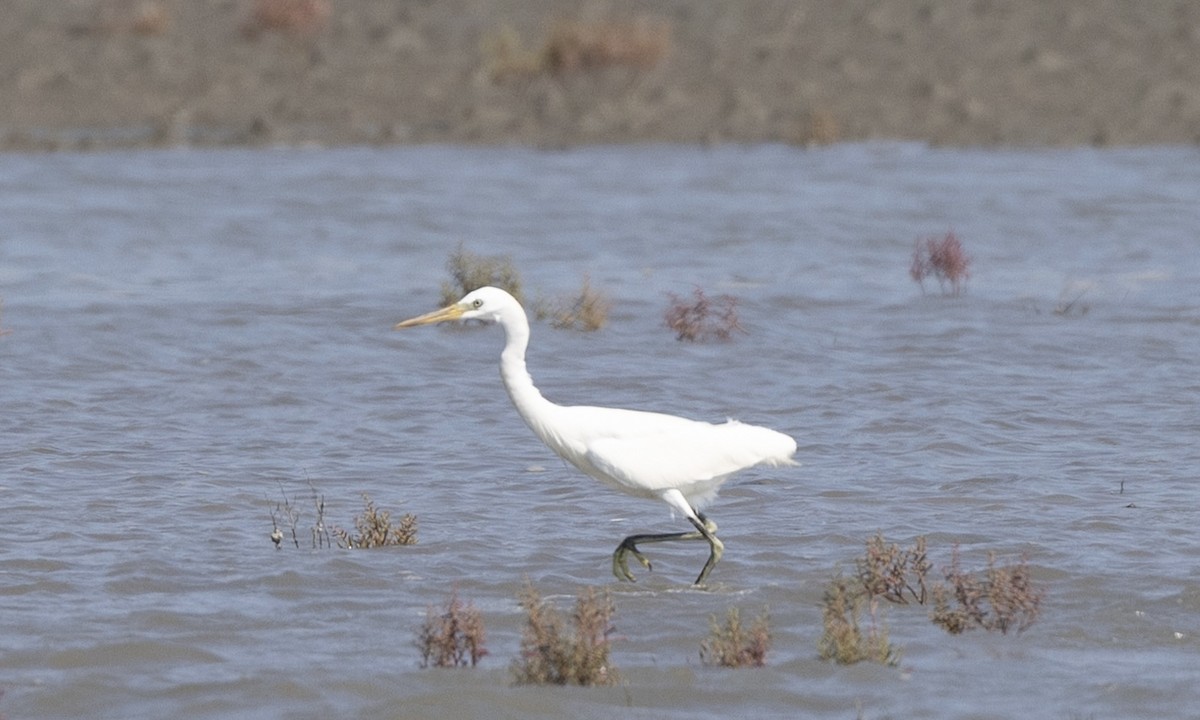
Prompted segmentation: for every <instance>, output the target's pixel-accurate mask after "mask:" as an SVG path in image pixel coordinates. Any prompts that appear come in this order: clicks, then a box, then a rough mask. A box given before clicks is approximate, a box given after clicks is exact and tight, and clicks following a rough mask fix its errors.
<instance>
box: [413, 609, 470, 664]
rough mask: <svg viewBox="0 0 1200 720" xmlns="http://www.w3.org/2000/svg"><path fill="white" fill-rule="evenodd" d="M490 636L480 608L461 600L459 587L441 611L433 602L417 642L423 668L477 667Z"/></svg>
mask: <svg viewBox="0 0 1200 720" xmlns="http://www.w3.org/2000/svg"><path fill="white" fill-rule="evenodd" d="M486 637H487V636H486V633H485V632H484V629H483V618H482V617H481V616H480V614H479V611H478V610H477V609H475V606H474V605H473V604H471V603H469V602H467V603H464V602H463V601H462V600H460V599H459V597H458V591H457V590H455V591H454V592H452V593H451V594H450V599H449V600H447V601H446V607H445V608H444V609H443V610H442V611H441V612H438V611H437V610H436V609H434V607H433V606H432V605H430V606H429V610H428V611H427V613H426V615H425V622H424V623H423V624H422V625H421V627H420V629H418V630H417V639H416V641H415V643H414V644H415V645H416V646H417V649H418V650H419V651H420V652H421V667H423V668H427V667H438V668H460V667H468V666H470V667H475V666H476V665H477V664H479V661H480V660H481V659H482V658H483V656H485V655H487V654H488V651H487V648H485V647H484V641H485V640H486Z"/></svg>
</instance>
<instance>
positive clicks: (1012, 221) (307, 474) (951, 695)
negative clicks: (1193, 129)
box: [0, 145, 1200, 720]
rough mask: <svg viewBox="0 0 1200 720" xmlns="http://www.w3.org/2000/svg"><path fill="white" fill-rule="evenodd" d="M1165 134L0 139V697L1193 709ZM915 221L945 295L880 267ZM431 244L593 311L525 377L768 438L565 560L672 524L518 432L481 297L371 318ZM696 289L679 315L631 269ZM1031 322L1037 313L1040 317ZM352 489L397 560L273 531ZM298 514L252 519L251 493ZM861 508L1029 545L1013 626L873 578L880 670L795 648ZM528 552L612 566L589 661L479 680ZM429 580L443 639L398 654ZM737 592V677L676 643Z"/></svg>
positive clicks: (424, 705)
mask: <svg viewBox="0 0 1200 720" xmlns="http://www.w3.org/2000/svg"><path fill="white" fill-rule="evenodd" d="M1197 198H1200V153H1197V152H1196V151H1195V150H1192V149H1176V148H1162V149H1138V150H1105V151H1097V150H1071V151H969V150H968V151H964V150H935V149H928V148H924V147H920V146H913V145H846V146H837V147H833V148H829V149H823V150H813V151H801V150H795V149H790V148H782V147H748V148H747V147H741V148H735V147H723V148H717V149H708V150H705V149H697V148H676V147H635V148H592V149H581V150H572V151H567V152H555V153H547V152H538V151H533V150H524V149H465V148H440V147H431V148H405V149H386V150H377V149H347V150H279V151H274V150H264V151H258V150H255V151H244V150H235V151H180V152H144V153H111V154H110V153H102V154H91V155H70V154H62V155H35V156H19V155H10V156H5V157H3V158H0V299H2V300H3V303H4V304H3V314H2V315H0V328H2V329H5V330H9V331H11V332H8V333H7V334H5V335H3V336H0V388H2V389H0V398H2V400H3V408H4V411H3V413H2V414H0V498H2V499H3V502H4V504H5V506H6V509H7V512H6V513H5V516H6V528H5V530H6V531H5V532H4V533H3V535H0V617H2V618H3V632H2V633H0V688H2V689H3V691H4V695H3V698H0V712H2V713H3V714H4V715H5V716H6V717H14V718H18V717H19V718H61V717H83V716H86V717H92V718H134V717H165V716H168V715H172V716H177V717H188V718H207V717H212V718H226V717H248V718H259V717H261V718H275V717H289V718H310V717H311V718H316V717H397V718H417V717H431V716H435V715H437V716H445V717H481V718H482V717H487V718H536V717H546V718H550V717H574V718H601V717H603V718H609V717H634V718H681V719H682V718H687V720H698V719H701V718H726V717H732V716H734V713H737V714H739V715H740V714H743V713H744V712H745V711H746V710H747V709H748V708H752V709H753V711H754V713H755V715H756V716H758V717H814V718H850V717H856V716H859V715H861V716H862V717H866V718H880V717H954V718H1007V717H1060V718H1061V717H1114V718H1133V717H1144V718H1161V717H1183V716H1193V717H1195V716H1200V715H1197V712H1198V711H1197V710H1196V708H1197V707H1200V690H1198V689H1197V688H1198V687H1200V685H1198V684H1197V681H1198V680H1200V660H1198V658H1200V567H1198V564H1197V558H1198V557H1200V553H1198V549H1200V542H1198V540H1197V531H1196V528H1197V527H1198V526H1200V511H1198V509H1197V490H1196V485H1195V483H1196V480H1197V472H1198V468H1200V450H1198V449H1197V448H1198V446H1200V444H1198V443H1197V441H1196V440H1197V437H1198V436H1200V409H1198V407H1200V406H1198V403H1197V400H1198V398H1200V369H1198V368H1197V364H1196V357H1197V354H1198V351H1200V338H1198V331H1200V299H1198V297H1200V296H1197V294H1196V287H1197V282H1198V281H1200V244H1198V240H1200V238H1198V236H1197V228H1200V203H1198V202H1196V199H1197ZM948 229H953V230H954V231H955V232H956V233H957V234H958V236H959V237H960V238H962V240H963V243H964V245H965V247H966V249H967V251H968V253H969V254H970V255H971V257H972V259H973V265H972V271H973V274H972V277H971V278H970V279H969V281H968V282H967V292H966V293H965V294H964V295H963V296H961V297H957V298H952V297H944V296H942V294H941V293H940V292H938V288H937V286H936V283H933V284H928V285H927V287H926V290H927V292H925V293H923V292H922V290H921V288H919V287H918V286H917V285H916V284H915V283H914V282H913V281H912V280H911V279H910V278H909V276H908V265H909V259H910V256H911V252H912V248H913V243H914V241H915V240H916V239H917V238H919V237H924V236H929V235H935V234H940V233H944V232H946V231H947V230H948ZM459 243H464V244H465V246H466V247H467V249H469V250H472V251H475V252H478V253H485V254H493V253H494V254H507V255H510V256H511V257H512V259H513V261H514V264H515V265H516V267H517V268H518V269H519V270H520V271H521V273H522V275H523V278H524V281H525V285H526V291H527V293H528V294H529V295H530V296H531V297H533V298H549V297H554V296H557V295H563V294H567V293H570V292H572V291H574V290H576V289H577V288H578V287H579V285H580V283H581V282H582V279H583V277H584V276H585V275H587V276H590V278H591V282H592V284H593V285H594V286H596V287H599V288H601V289H603V290H604V291H605V292H606V293H607V294H608V296H609V297H610V299H611V300H612V302H613V307H612V312H611V315H610V324H609V326H608V327H606V328H605V329H603V330H602V331H600V332H597V333H590V334H584V333H578V332H571V331H561V330H555V329H553V328H551V327H550V326H549V325H548V324H546V323H535V326H534V336H533V342H532V347H531V351H530V365H531V370H532V372H533V375H534V379H535V381H536V382H538V384H539V385H540V386H541V388H542V389H543V392H545V393H546V395H547V396H548V397H549V398H551V399H553V400H555V401H558V402H563V403H594V404H602V405H617V406H628V407H639V408H645V409H655V410H661V411H666V412H673V413H678V414H684V415H688V416H692V417H697V418H702V419H711V420H722V419H724V418H726V417H738V418H740V419H742V420H744V421H746V422H754V423H760V424H765V425H768V426H771V427H774V428H777V429H779V430H782V431H784V432H788V433H790V434H792V435H793V436H794V437H796V438H797V441H798V442H799V445H800V451H799V453H798V459H799V460H800V461H801V462H802V463H803V466H801V467H798V468H784V469H763V470H754V471H750V472H747V473H745V474H743V475H742V476H739V478H738V479H736V480H734V481H733V482H732V483H731V484H729V485H727V486H726V489H725V491H724V492H723V493H722V496H721V499H720V500H719V501H718V502H717V503H716V504H715V505H714V506H713V507H712V508H711V515H712V516H713V517H714V519H716V520H717V521H718V522H719V523H720V526H721V535H722V537H723V538H724V540H725V543H726V546H727V550H726V554H725V559H724V560H723V561H722V562H721V564H720V565H718V566H717V569H716V570H715V572H714V575H713V577H712V579H713V584H712V587H710V588H709V589H708V590H706V591H700V590H694V589H691V588H690V587H689V586H688V583H689V582H690V580H691V579H692V578H693V577H694V575H695V573H696V572H697V571H698V569H699V567H700V565H702V564H703V560H704V550H703V548H702V547H698V546H695V545H677V546H675V547H669V546H657V547H652V548H650V555H651V557H652V558H653V559H654V560H655V561H656V562H655V571H654V572H653V573H652V574H650V575H645V576H644V577H643V578H642V579H641V581H640V582H638V583H637V584H635V585H629V584H618V583H617V582H616V581H615V580H614V579H613V578H612V577H611V575H609V554H610V552H611V550H612V548H613V547H614V546H615V544H616V543H617V541H618V540H619V539H620V538H621V537H622V536H623V535H625V534H628V533H631V532H640V531H647V530H650V531H654V530H672V529H685V528H684V527H683V526H682V525H680V522H679V521H678V520H673V519H672V518H671V517H670V515H669V512H668V511H667V509H666V507H665V506H659V505H657V504H655V503H650V502H646V501H640V500H634V499H629V498H626V497H624V496H621V495H619V494H615V493H613V492H611V491H608V490H606V489H604V488H601V487H599V486H596V485H595V484H594V483H593V482H592V481H590V480H589V479H587V478H585V477H583V476H581V475H579V474H578V473H577V472H575V471H573V470H572V469H571V468H569V467H566V466H564V465H563V464H562V463H561V462H559V461H558V460H557V459H556V458H555V457H554V456H553V455H552V454H550V452H549V451H548V450H546V449H544V448H543V447H541V446H540V444H539V443H538V442H537V441H536V439H535V438H534V437H533V436H532V434H531V433H529V431H528V430H527V429H526V428H525V427H524V426H523V425H522V424H521V422H520V420H519V419H518V418H517V416H516V414H515V412H514V410H513V409H512V408H511V406H510V405H509V403H508V399H507V398H506V397H505V396H504V391H503V389H502V387H501V385H500V383H499V379H498V377H497V373H496V363H497V353H498V351H499V347H500V344H501V337H500V333H499V331H498V330H497V329H495V328H463V329H458V328H423V329H420V330H412V331H407V332H405V333H395V332H392V331H391V329H390V328H391V326H392V324H393V323H395V322H396V321H398V320H400V319H403V318H405V317H409V316H411V315H415V314H417V313H419V312H424V311H426V310H428V309H430V308H431V307H433V306H434V305H435V304H436V303H437V300H438V295H439V289H440V288H439V286H440V284H441V282H442V281H443V280H444V279H445V278H446V272H445V269H444V264H445V261H446V259H447V257H448V255H449V254H450V253H451V252H452V251H453V250H454V249H455V248H456V247H457V246H458V244H459ZM696 286H699V287H702V288H704V289H706V290H707V291H709V292H710V293H729V294H732V295H735V296H736V297H737V298H738V300H739V305H738V312H739V317H740V319H741V323H742V325H743V326H744V328H745V330H746V332H745V334H742V335H740V336H738V337H737V338H736V340H735V341H734V342H731V343H726V344H720V343H716V344H687V343H680V342H677V341H676V340H675V338H674V337H673V335H672V334H671V333H670V332H669V331H668V330H667V329H666V328H665V327H664V325H663V320H662V316H663V312H664V310H665V309H666V306H667V302H668V293H675V294H678V295H687V294H688V293H690V292H691V291H692V289H693V287H696ZM1056 310H1057V311H1058V312H1056ZM310 487H312V488H316V489H317V490H318V491H319V492H320V493H321V494H322V495H323V496H324V498H325V502H326V518H327V520H328V521H329V522H330V523H331V524H338V525H341V526H343V527H346V526H349V525H350V523H351V520H352V518H353V517H354V515H355V514H356V513H357V512H359V511H360V510H361V507H362V502H361V499H360V493H363V492H366V493H369V494H370V495H371V496H372V497H373V498H374V499H375V501H376V502H377V503H378V504H379V506H381V507H382V508H386V509H390V510H393V511H394V512H397V513H399V512H405V511H407V512H412V513H415V514H416V515H417V516H418V517H419V519H420V542H419V544H418V545H416V546H413V547H402V548H388V549H379V550H372V551H344V550H337V549H333V550H330V549H322V550H313V549H311V535H310V534H309V532H310V531H309V528H310V527H311V524H312V522H313V519H314V515H315V513H314V511H313V502H312V500H311V498H310V493H311V490H310ZM285 495H286V496H287V497H289V498H291V499H292V500H293V501H294V502H295V503H296V504H297V507H298V509H299V510H300V511H301V512H302V516H301V518H300V521H299V523H298V532H299V541H300V545H301V549H299V550H297V549H296V548H295V547H288V546H286V545H285V547H284V549H283V550H276V549H275V548H274V547H273V545H272V543H271V541H270V540H269V538H268V534H269V532H270V530H271V518H270V511H271V509H272V508H273V507H274V506H275V504H276V503H277V502H278V501H280V500H281V499H282V498H283V497H284V496H285ZM877 531H882V532H883V533H884V534H885V536H886V537H888V538H889V539H891V540H894V541H897V542H902V543H908V542H910V541H911V540H912V539H913V538H915V537H916V536H918V535H926V536H928V538H929V543H930V548H931V554H932V555H933V560H934V561H935V563H937V564H939V565H944V564H945V563H947V562H949V556H950V549H951V548H952V547H953V546H954V545H955V544H957V545H958V546H959V547H960V550H961V553H962V556H963V561H964V564H965V565H967V566H969V567H980V566H982V565H983V564H984V563H986V558H987V554H988V553H989V552H995V553H997V555H998V557H999V558H1001V559H1002V560H1005V561H1016V560H1017V559H1019V558H1020V557H1022V556H1025V557H1027V558H1028V561H1029V563H1030V565H1031V566H1032V567H1033V569H1034V575H1035V579H1036V580H1037V581H1038V582H1039V583H1040V584H1041V585H1042V587H1043V588H1044V590H1045V599H1044V601H1043V610H1042V614H1041V617H1040V618H1039V620H1038V622H1037V623H1036V624H1035V625H1033V627H1031V628H1030V629H1029V630H1028V631H1026V632H1025V633H1024V634H1021V635H1015V634H1010V635H1007V636H999V635H991V634H986V633H983V632H973V633H968V634H966V635H963V636H957V637H953V636H949V635H947V634H946V633H945V632H944V631H942V630H940V629H939V628H937V627H936V626H934V625H932V624H931V623H929V622H928V621H927V619H926V617H925V611H924V610H923V609H921V608H912V607H909V608H901V607H897V608H891V609H890V610H889V611H888V614H887V616H886V622H887V624H888V626H889V629H890V632H891V639H892V641H893V643H894V644H895V645H896V646H898V647H899V648H900V649H901V650H902V652H903V657H902V662H901V664H900V667H899V668H889V667H883V666H878V665H870V664H861V665H857V666H853V667H840V666H836V665H831V664H827V663H824V662H822V661H820V660H819V659H817V652H816V645H817V640H818V638H819V637H820V634H821V610H820V603H821V597H822V591H823V589H824V587H825V585H826V583H827V582H828V581H829V580H830V579H831V578H832V577H833V576H834V574H835V573H836V572H838V571H839V570H841V571H849V570H852V568H853V558H854V557H855V556H857V555H859V554H860V553H861V552H862V548H863V543H864V541H865V540H866V539H867V538H868V537H870V536H871V535H873V534H874V533H875V532H877ZM526 578H528V579H530V580H531V581H532V582H533V583H534V584H535V585H536V586H537V587H538V588H539V589H540V590H541V591H542V592H543V593H544V594H546V595H547V596H549V597H551V598H553V599H555V600H557V601H558V602H559V603H560V605H562V606H563V607H566V606H567V605H568V604H569V603H570V602H571V599H572V598H573V597H574V595H575V594H576V593H577V592H578V591H579V590H580V588H582V587H586V586H595V587H600V588H608V589H611V591H612V592H613V594H614V598H615V602H616V607H617V615H616V626H617V642H616V644H615V646H614V651H613V658H612V659H613V662H614V664H615V665H616V666H617V668H618V669H619V671H620V674H621V678H622V682H621V683H620V684H619V685H618V686H616V687H611V688H591V689H581V688H536V687H534V688H514V687H512V686H511V678H512V676H511V673H510V670H509V662H510V661H511V660H512V658H513V657H515V656H516V654H517V647H518V643H519V637H520V628H521V622H522V618H523V616H522V614H521V612H520V611H519V608H518V607H517V606H516V600H515V598H516V594H517V592H518V591H519V589H520V588H521V586H522V584H523V582H524V580H525V579H526ZM452 588H457V589H458V591H459V593H460V595H461V596H463V597H464V598H465V599H468V600H471V601H473V602H474V603H475V604H476V606H478V607H479V608H480V609H481V611H482V612H483V616H484V621H485V623H486V625H487V628H488V632H489V640H488V647H489V649H490V650H491V655H490V656H488V657H487V658H485V659H484V662H483V664H482V665H481V666H480V667H479V668H477V669H476V670H474V671H433V670H422V669H420V668H419V667H418V655H417V652H416V650H415V649H414V648H413V646H412V640H413V637H414V632H415V630H416V628H417V626H418V625H419V624H420V622H421V620H422V619H423V618H424V614H425V611H426V608H427V606H429V605H430V604H441V603H443V602H444V601H445V599H446V598H447V597H448V595H449V593H450V591H451V589H452ZM731 606H737V607H739V608H741V609H742V611H743V613H745V614H757V613H758V612H759V611H761V610H762V609H764V608H767V609H769V612H770V618H771V625H772V629H773V632H774V646H773V649H772V652H771V655H770V656H769V658H768V661H769V665H768V667H767V668H765V669H763V670H757V671H740V672H731V671H722V670H717V669H712V668H707V667H704V666H702V665H701V664H700V662H699V657H698V649H699V643H700V641H701V639H703V638H704V637H705V635H706V634H707V631H708V621H709V617H710V616H711V615H714V614H716V615H723V614H724V612H725V610H726V609H727V608H729V607H731Z"/></svg>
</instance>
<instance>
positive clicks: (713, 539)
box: [613, 513, 725, 585]
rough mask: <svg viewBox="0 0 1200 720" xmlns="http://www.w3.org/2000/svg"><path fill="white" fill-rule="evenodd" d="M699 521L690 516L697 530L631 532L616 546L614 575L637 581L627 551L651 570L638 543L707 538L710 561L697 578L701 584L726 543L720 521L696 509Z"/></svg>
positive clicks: (621, 578)
mask: <svg viewBox="0 0 1200 720" xmlns="http://www.w3.org/2000/svg"><path fill="white" fill-rule="evenodd" d="M696 516H697V517H698V518H699V521H697V520H693V519H692V518H688V520H689V521H690V522H691V523H692V525H694V526H695V528H696V529H695V530H693V531H691V532H677V533H644V534H640V535H630V536H629V537H627V538H625V539H624V540H622V541H621V544H620V545H617V549H616V550H614V551H613V575H616V576H617V579H618V580H628V581H629V582H636V579H635V578H634V576H633V573H632V572H630V571H629V560H628V558H627V556H628V555H633V557H634V559H635V560H637V561H638V562H639V563H641V564H642V567H644V568H646V569H647V570H652V569H653V568H652V567H651V566H650V560H649V559H647V558H646V556H645V555H643V554H642V553H641V552H639V551H638V549H637V546H638V544H639V543H660V542H672V541H675V540H705V541H707V542H708V546H709V555H708V562H706V563H705V564H704V569H703V570H701V571H700V576H699V577H697V578H696V582H695V583H694V584H696V585H700V584H702V583H703V582H704V580H705V578H707V577H708V574H709V572H711V571H712V569H713V566H714V565H716V564H717V561H719V560H720V559H721V554H722V553H723V552H724V551H725V544H724V543H722V542H721V541H720V539H718V538H717V535H716V533H717V524H716V523H715V522H713V521H712V520H709V519H708V518H707V517H705V516H704V515H703V514H701V513H696Z"/></svg>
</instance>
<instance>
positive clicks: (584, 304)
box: [537, 277, 612, 332]
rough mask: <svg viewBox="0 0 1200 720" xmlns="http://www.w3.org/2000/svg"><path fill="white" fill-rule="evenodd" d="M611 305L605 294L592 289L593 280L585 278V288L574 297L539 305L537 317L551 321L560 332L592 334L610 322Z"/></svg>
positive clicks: (557, 299)
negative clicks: (575, 331) (609, 311)
mask: <svg viewBox="0 0 1200 720" xmlns="http://www.w3.org/2000/svg"><path fill="white" fill-rule="evenodd" d="M611 305H612V304H611V303H610V302H609V301H608V298H607V297H606V296H605V295H604V293H602V292H600V291H599V290H596V289H595V288H593V287H592V283H591V279H590V278H588V277H584V278H583V287H581V288H580V290H579V293H578V294H577V295H575V296H574V297H566V298H556V299H555V300H551V301H549V302H544V303H539V304H538V308H537V317H538V319H539V320H546V319H549V320H550V324H551V325H553V326H554V327H556V328H558V329H559V330H572V329H574V330H582V331H584V332H592V331H595V330H599V329H600V328H602V327H604V325H605V323H607V322H608V310H609V308H610V307H611Z"/></svg>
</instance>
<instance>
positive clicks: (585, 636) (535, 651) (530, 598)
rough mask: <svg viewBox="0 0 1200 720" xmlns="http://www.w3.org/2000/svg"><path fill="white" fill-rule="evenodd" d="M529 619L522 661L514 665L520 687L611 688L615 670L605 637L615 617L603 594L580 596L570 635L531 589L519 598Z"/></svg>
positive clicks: (525, 590)
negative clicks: (601, 686) (574, 686)
mask: <svg viewBox="0 0 1200 720" xmlns="http://www.w3.org/2000/svg"><path fill="white" fill-rule="evenodd" d="M520 603H521V607H522V608H523V609H524V610H525V612H526V613H527V615H528V618H527V620H526V623H525V630H524V632H523V633H522V634H521V655H520V657H519V658H518V659H517V660H516V661H514V663H513V674H514V675H515V676H516V682H517V684H518V685H611V684H613V683H615V682H616V680H617V675H616V671H615V669H614V668H613V667H612V664H611V662H610V661H609V657H608V655H609V646H610V645H611V641H610V640H609V636H610V635H611V634H612V632H613V626H612V616H613V613H614V611H615V608H614V607H613V603H612V598H611V597H610V596H609V595H608V593H607V592H605V593H603V594H598V593H597V592H596V590H595V589H594V588H588V589H587V591H585V592H584V593H582V594H581V595H580V596H579V599H578V600H577V601H576V603H575V612H574V613H573V614H572V615H571V625H572V626H573V629H572V632H570V633H568V632H567V629H566V623H565V621H564V620H563V618H562V616H561V615H560V614H559V613H558V611H557V610H555V609H554V607H553V606H552V605H550V604H549V603H547V602H546V601H545V600H543V599H542V597H541V595H539V594H538V592H537V590H536V589H534V587H533V585H532V584H528V585H526V587H525V589H524V590H523V591H522V592H521V596H520Z"/></svg>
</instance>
